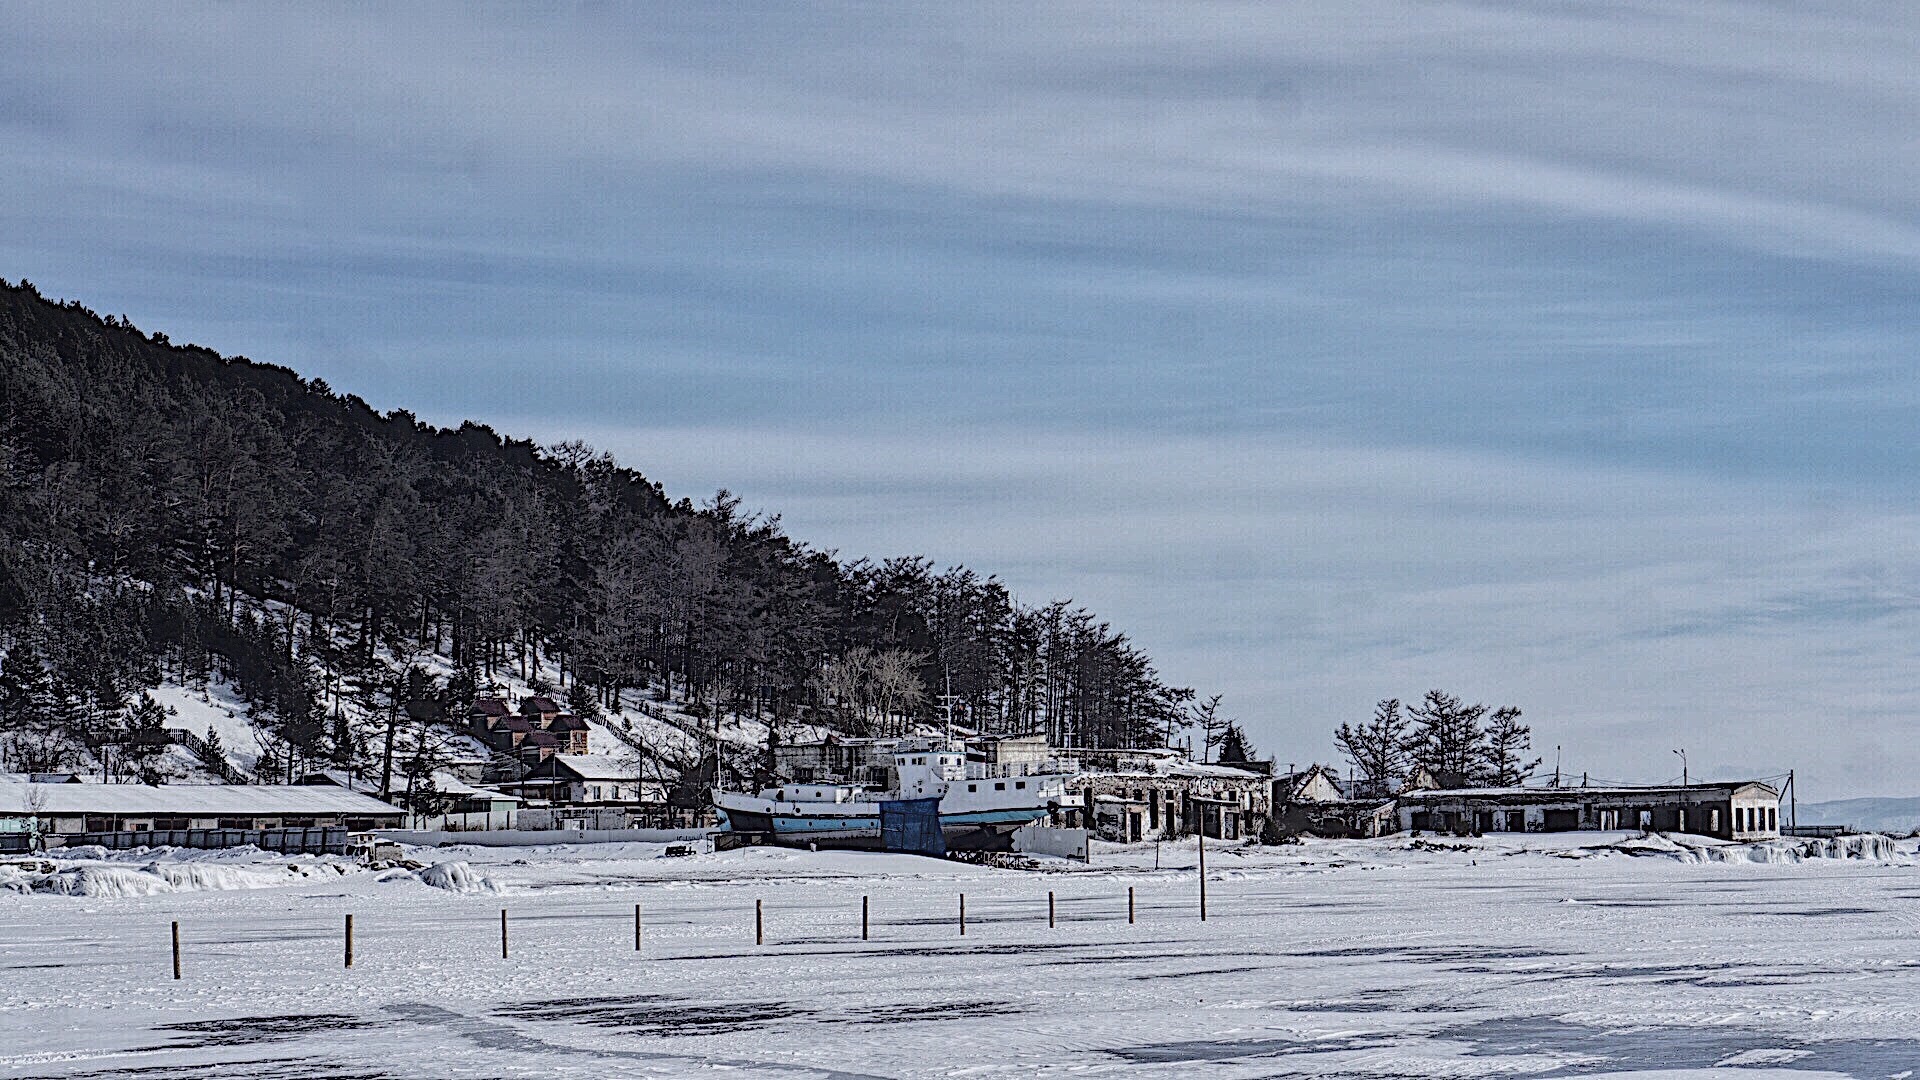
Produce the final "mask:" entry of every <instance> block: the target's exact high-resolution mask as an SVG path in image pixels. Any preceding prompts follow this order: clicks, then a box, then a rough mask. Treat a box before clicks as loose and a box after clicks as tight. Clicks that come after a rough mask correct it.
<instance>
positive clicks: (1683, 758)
mask: <svg viewBox="0 0 1920 1080" xmlns="http://www.w3.org/2000/svg"><path fill="white" fill-rule="evenodd" d="M1674 753H1676V754H1679V755H1680V786H1681V787H1686V786H1687V752H1686V751H1685V750H1675V751H1674Z"/></svg>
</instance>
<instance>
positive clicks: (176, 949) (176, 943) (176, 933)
mask: <svg viewBox="0 0 1920 1080" xmlns="http://www.w3.org/2000/svg"><path fill="white" fill-rule="evenodd" d="M173 977H174V978H176V979H177V978H179V977H180V921H179V920H178V919H175V920H174V923H173Z"/></svg>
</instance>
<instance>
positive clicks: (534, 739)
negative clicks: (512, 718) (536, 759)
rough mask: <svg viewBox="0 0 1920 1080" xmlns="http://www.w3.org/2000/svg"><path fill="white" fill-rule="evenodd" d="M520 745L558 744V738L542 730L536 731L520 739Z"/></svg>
mask: <svg viewBox="0 0 1920 1080" xmlns="http://www.w3.org/2000/svg"><path fill="white" fill-rule="evenodd" d="M520 745H521V746H559V745H560V740H559V739H556V738H554V737H553V736H552V735H549V734H548V733H546V732H544V731H536V732H533V733H531V734H529V735H528V736H527V737H526V738H524V739H521V740H520Z"/></svg>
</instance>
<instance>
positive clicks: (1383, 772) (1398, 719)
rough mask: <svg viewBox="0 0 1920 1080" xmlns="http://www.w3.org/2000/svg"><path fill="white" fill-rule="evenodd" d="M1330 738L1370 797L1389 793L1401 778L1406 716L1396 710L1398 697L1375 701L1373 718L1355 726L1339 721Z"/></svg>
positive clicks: (1405, 761)
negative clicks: (1350, 764)
mask: <svg viewBox="0 0 1920 1080" xmlns="http://www.w3.org/2000/svg"><path fill="white" fill-rule="evenodd" d="M1333 738H1334V741H1335V742H1337V743H1339V744H1340V749H1341V750H1342V751H1343V752H1344V753H1345V754H1346V755H1347V760H1349V761H1351V762H1353V767H1354V768H1355V769H1356V770H1358V771H1359V773H1360V775H1361V777H1363V778H1364V780H1365V784H1366V788H1367V790H1368V791H1369V792H1371V793H1372V795H1373V796H1374V797H1377V798H1384V797H1385V796H1387V795H1390V794H1392V789H1393V786H1394V785H1395V784H1396V783H1398V782H1399V781H1400V780H1401V779H1402V778H1403V775H1404V774H1405V772H1406V769H1407V765H1408V762H1409V757H1408V750H1407V744H1408V736H1407V718H1406V716H1405V714H1403V713H1402V712H1401V711H1400V699H1399V698H1387V699H1385V700H1384V701H1381V702H1379V703H1378V704H1376V705H1375V706H1374V707H1373V718H1372V719H1371V720H1369V721H1367V722H1366V723H1364V724H1361V725H1359V726H1358V727H1355V726H1354V725H1352V724H1347V723H1342V724H1341V725H1340V727H1339V729H1338V730H1336V731H1335V732H1334V733H1333Z"/></svg>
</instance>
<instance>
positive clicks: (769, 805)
mask: <svg viewBox="0 0 1920 1080" xmlns="http://www.w3.org/2000/svg"><path fill="white" fill-rule="evenodd" d="M883 756H884V757H885V758H886V759H887V760H888V761H889V768H888V770H887V771H888V774H889V776H891V777H892V778H893V783H892V785H891V787H888V788H877V787H874V786H871V785H867V784H851V783H799V782H796V783H787V784H781V785H779V786H776V787H770V788H764V789H762V790H761V791H760V792H759V793H758V794H748V793H745V792H737V791H720V790H715V791H714V793H713V802H714V807H715V809H716V810H717V811H718V813H719V817H720V828H721V830H722V831H724V832H734V833H752V834H757V835H759V836H762V837H764V838H766V839H768V840H771V841H773V842H775V843H783V844H797V845H806V844H811V845H815V846H818V847H848V848H873V849H879V848H883V847H888V846H891V845H888V844H887V843H886V842H885V840H884V838H883V826H884V825H886V824H887V823H888V820H889V819H906V818H911V817H912V816H914V815H925V814H928V813H931V812H932V811H933V810H935V809H936V808H937V812H938V815H939V826H940V832H941V834H942V837H943V838H944V842H945V846H946V847H947V848H950V849H955V850H981V849H989V850H990V849H1004V848H1006V847H1008V846H1009V845H1010V843H1011V836H1012V834H1013V831H1014V830H1015V829H1018V828H1020V827H1021V826H1022V825H1027V824H1030V823H1032V822H1035V821H1039V820H1041V819H1043V818H1045V817H1046V816H1047V815H1048V814H1049V813H1050V812H1051V811H1052V810H1053V808H1054V807H1055V806H1057V805H1058V804H1059V803H1060V802H1062V801H1063V800H1064V799H1065V797H1066V781H1067V776H1068V775H1069V773H1068V772H1067V771H1066V769H1065V768H1064V767H1058V766H1055V765H1052V764H1050V765H1045V766H1026V765H984V764H980V763H972V764H970V763H968V761H967V755H966V753H965V751H963V750H960V749H956V748H954V747H952V746H950V745H945V744H942V743H938V742H935V741H932V740H902V741H901V742H899V743H896V744H894V746H893V747H892V748H891V750H889V751H887V752H886V753H885V754H884V755H883Z"/></svg>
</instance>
